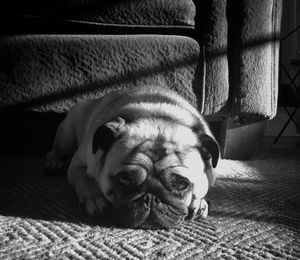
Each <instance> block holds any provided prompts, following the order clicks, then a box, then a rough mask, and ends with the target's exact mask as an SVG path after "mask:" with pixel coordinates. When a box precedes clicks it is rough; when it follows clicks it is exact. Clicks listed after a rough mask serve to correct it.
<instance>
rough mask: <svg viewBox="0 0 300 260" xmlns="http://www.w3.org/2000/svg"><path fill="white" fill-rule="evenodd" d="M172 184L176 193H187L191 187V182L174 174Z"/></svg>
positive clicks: (171, 179)
mask: <svg viewBox="0 0 300 260" xmlns="http://www.w3.org/2000/svg"><path fill="white" fill-rule="evenodd" d="M170 182H171V183H170V184H171V188H172V190H176V191H185V190H186V189H187V188H188V187H189V186H190V182H189V180H188V179H186V178H184V177H182V176H180V175H178V174H172V175H171V178H170Z"/></svg>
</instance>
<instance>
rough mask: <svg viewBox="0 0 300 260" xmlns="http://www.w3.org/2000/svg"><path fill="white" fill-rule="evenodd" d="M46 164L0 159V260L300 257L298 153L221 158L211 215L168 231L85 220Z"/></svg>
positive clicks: (38, 159)
mask: <svg viewBox="0 0 300 260" xmlns="http://www.w3.org/2000/svg"><path fill="white" fill-rule="evenodd" d="M43 163H44V162H43V157H42V156H41V155H39V156H37V155H30V156H29V155H27V156H7V155H3V156H1V161H0V174H1V182H0V259H180V260H181V259H300V150H280V149H269V150H264V151H259V152H257V153H255V154H254V156H253V157H252V158H251V160H249V161H232V160H223V161H221V162H220V164H219V166H218V171H219V174H220V177H219V179H218V180H217V182H216V185H215V187H214V188H212V189H211V190H210V192H209V194H208V199H209V200H210V203H211V208H210V213H209V217H208V218H207V219H206V220H201V219H200V218H196V219H195V220H193V221H191V222H186V223H184V224H182V225H181V226H179V227H178V228H176V229H173V230H169V231H167V230H141V229H137V230H134V229H122V228H118V227H116V226H114V225H113V224H112V223H110V221H109V220H108V219H106V220H101V221H100V220H99V221H92V220H90V219H88V218H87V217H85V216H84V215H82V214H81V213H80V211H79V210H78V205H77V201H76V196H75V194H74V192H73V191H72V189H71V188H70V186H69V185H68V183H67V180H66V176H58V177H49V176H45V175H44V174H43Z"/></svg>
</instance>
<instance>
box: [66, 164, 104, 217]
mask: <svg viewBox="0 0 300 260" xmlns="http://www.w3.org/2000/svg"><path fill="white" fill-rule="evenodd" d="M68 179H69V182H70V183H71V185H72V186H73V187H74V189H75V191H76V193H77V196H78V200H79V205H80V206H81V207H83V208H84V210H85V211H86V213H87V214H88V215H89V216H90V217H99V216H100V217H103V216H105V215H106V214H107V213H108V211H109V202H108V201H107V200H106V199H105V197H104V195H103V194H102V192H101V190H100V188H99V187H98V185H97V183H96V181H95V180H94V179H92V178H91V177H89V176H88V175H87V174H86V167H84V166H71V167H70V168H69V170H68Z"/></svg>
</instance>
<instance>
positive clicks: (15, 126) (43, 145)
mask: <svg viewBox="0 0 300 260" xmlns="http://www.w3.org/2000/svg"><path fill="white" fill-rule="evenodd" d="M0 116H1V119H2V127H1V128H0V135H1V137H2V140H3V142H2V144H1V148H0V152H5V153H13V154H20V153H24V152H37V153H43V154H45V153H46V152H47V151H49V150H50V149H51V146H52V140H53V138H54V135H55V132H56V129H57V127H58V125H59V123H60V122H61V121H62V120H63V118H64V117H65V114H64V113H54V112H44V113H41V112H32V111H31V112H29V111H28V112H20V111H15V112H14V111H11V112H9V113H0ZM267 122H268V120H261V121H252V122H251V123H246V124H239V125H237V124H236V123H235V122H234V121H232V120H229V119H222V120H221V119H218V120H217V121H211V120H209V124H210V127H211V130H212V132H213V134H214V135H215V137H216V139H217V140H218V142H219V143H220V147H221V154H222V158H224V159H234V160H247V159H249V157H250V156H251V155H252V153H253V152H254V150H255V149H256V148H257V146H258V144H259V141H260V139H261V138H262V137H263V135H264V131H265V128H266V125H267Z"/></svg>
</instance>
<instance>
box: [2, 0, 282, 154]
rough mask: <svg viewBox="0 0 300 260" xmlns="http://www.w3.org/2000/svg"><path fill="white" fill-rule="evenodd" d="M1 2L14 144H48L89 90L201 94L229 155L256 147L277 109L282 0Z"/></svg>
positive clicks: (5, 107) (197, 101)
mask: <svg viewBox="0 0 300 260" xmlns="http://www.w3.org/2000/svg"><path fill="white" fill-rule="evenodd" d="M45 2H46V3H45ZM1 5H2V7H1V9H2V12H3V13H5V14H6V15H5V17H4V16H3V17H2V18H1V24H2V25H9V26H2V28H3V30H2V35H1V39H0V112H1V117H2V121H3V122H4V124H2V125H3V126H4V127H2V129H1V131H2V132H3V133H4V134H5V135H6V136H9V135H12V136H14V138H15V139H14V142H15V143H13V144H12V143H11V141H8V142H7V143H6V142H5V143H6V146H7V147H8V148H10V149H13V148H15V149H19V148H20V147H21V146H22V144H21V143H22V142H25V143H26V142H29V143H33V142H37V143H38V145H40V144H41V143H43V142H46V144H47V145H49V143H50V139H51V138H49V141H48V136H47V135H50V136H51V135H52V134H53V132H54V129H55V126H56V124H57V120H54V119H53V118H56V115H58V118H59V119H61V114H62V113H65V112H67V111H68V109H69V108H70V107H71V106H72V105H74V104H75V103H76V102H78V101H80V100H82V99H85V98H95V97H100V96H102V95H104V94H106V93H108V92H109V91H111V90H114V89H119V88H131V87H133V86H140V85H144V84H152V85H157V86H158V87H159V86H168V87H170V88H173V89H175V90H176V91H178V92H179V93H180V94H182V95H184V96H185V97H187V98H188V99H189V100H190V101H191V102H193V103H194V105H195V106H197V107H198V109H199V110H200V111H201V113H203V114H204V115H205V116H207V118H208V120H209V121H210V122H212V123H211V124H212V127H213V129H214V131H216V135H217V137H218V139H219V141H220V143H221V145H222V150H223V155H224V156H225V157H228V158H233V157H235V158H241V157H244V158H246V157H247V156H249V154H250V153H251V151H252V148H253V147H254V144H256V142H257V139H258V137H259V136H261V135H262V133H263V131H264V127H265V124H266V120H268V119H270V118H272V117H274V115H275V114H276V109H277V85H278V82H277V81H278V53H279V44H278V37H279V32H280V18H281V0H243V1H233V0H211V1H199V0H195V1H192V0H122V1H121V0H110V1H106V0H85V1H80V0H69V1H67V0H63V1H33V0H31V1H30V0H29V1H26V3H25V2H24V1H9V5H5V6H4V4H1ZM28 115H29V118H26V116H28ZM41 117H42V118H43V120H42V121H39V120H41ZM46 125H49V126H46ZM44 128H45V129H44ZM44 130H45V131H48V132H49V131H50V132H51V134H45V133H43V134H41V132H44ZM33 133H34V134H33ZM45 136H47V138H46V137H45ZM45 139H47V140H45ZM8 140H9V139H8ZM4 141H5V140H4ZM247 142H248V145H247ZM249 142H250V143H249ZM26 145H27V144H25V145H24V146H25V147H26ZM6 146H4V147H6ZM27 146H28V145H27ZM241 147H244V150H245V153H244V154H243V153H242V151H243V149H242V150H241ZM245 147H249V148H251V149H249V151H246V148H245ZM5 149H6V148H5ZM25 150H26V148H25Z"/></svg>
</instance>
